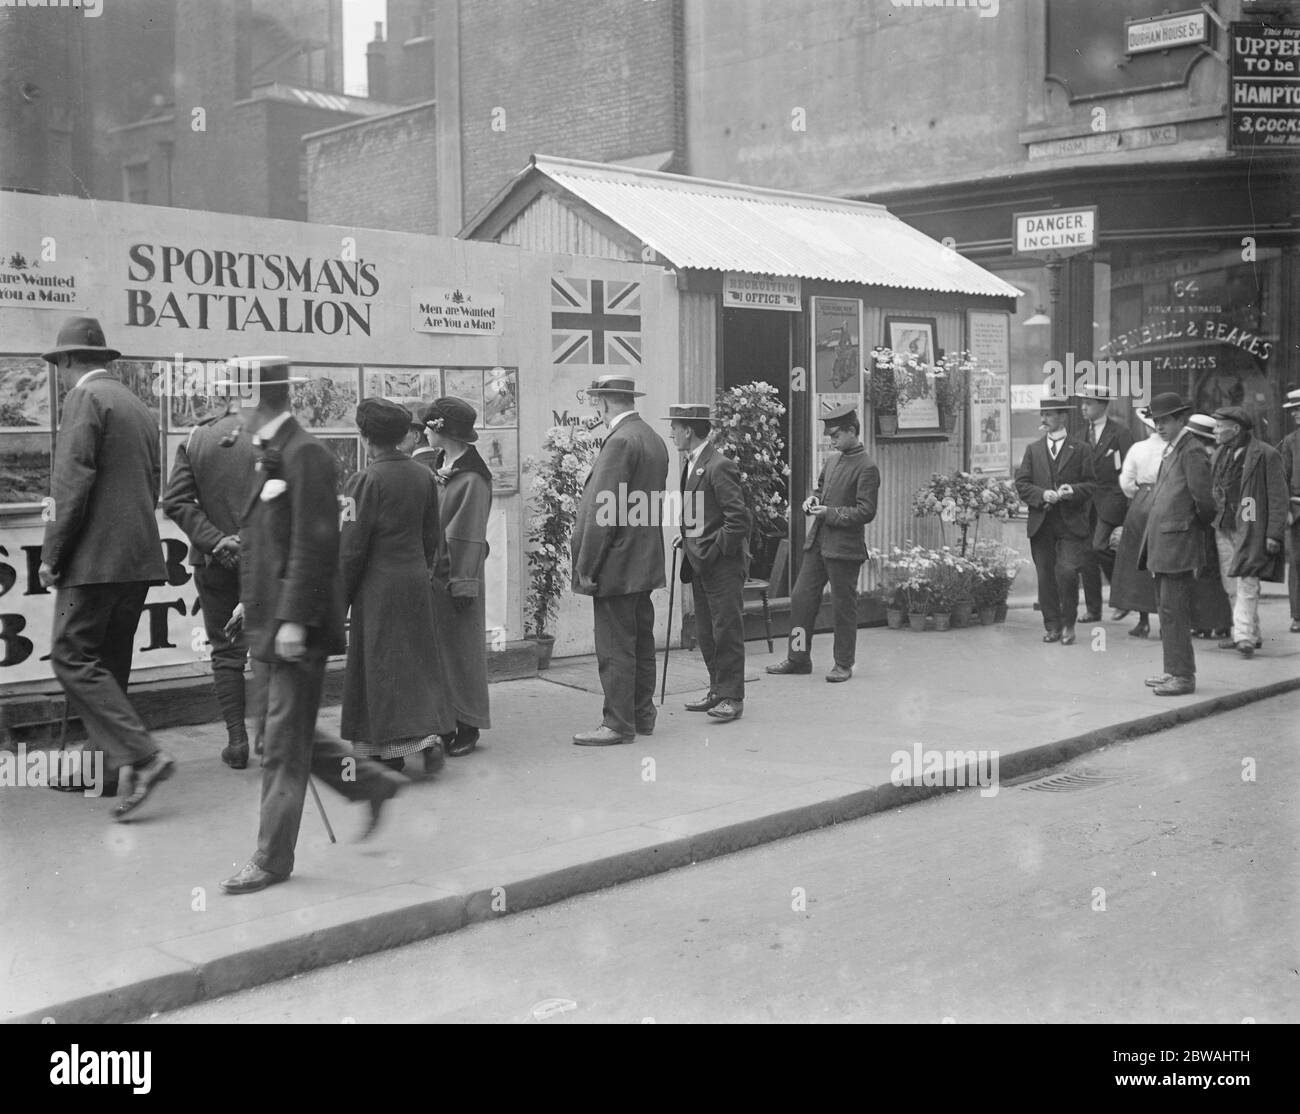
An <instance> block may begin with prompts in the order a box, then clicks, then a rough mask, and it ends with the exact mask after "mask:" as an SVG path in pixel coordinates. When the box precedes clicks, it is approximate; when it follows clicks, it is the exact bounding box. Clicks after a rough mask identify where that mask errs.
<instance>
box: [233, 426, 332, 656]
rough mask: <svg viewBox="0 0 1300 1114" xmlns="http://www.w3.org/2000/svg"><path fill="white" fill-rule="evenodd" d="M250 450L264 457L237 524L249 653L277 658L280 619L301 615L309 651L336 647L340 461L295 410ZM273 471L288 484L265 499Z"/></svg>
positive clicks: (299, 620) (286, 620)
mask: <svg viewBox="0 0 1300 1114" xmlns="http://www.w3.org/2000/svg"><path fill="white" fill-rule="evenodd" d="M256 451H257V452H258V454H259V456H264V457H267V458H268V461H267V465H266V468H265V469H264V470H263V471H259V472H255V473H254V480H253V485H252V492H251V494H250V495H249V499H248V503H247V505H246V507H245V510H244V515H243V521H242V524H241V525H240V529H239V538H240V552H239V570H240V577H239V581H240V587H239V594H240V599H241V601H242V602H243V604H244V630H245V631H246V632H247V634H248V643H249V653H251V654H252V655H253V657H254V658H256V659H257V660H258V661H266V662H273V661H276V660H277V659H276V656H275V635H276V631H278V630H279V629H280V624H281V623H301V624H302V625H303V626H305V627H306V628H307V652H308V655H309V656H317V657H319V656H323V655H329V654H341V653H342V652H343V651H344V650H345V649H346V648H347V641H346V639H345V637H344V633H343V589H342V585H341V583H340V579H339V569H338V559H339V501H338V496H337V495H336V494H335V481H336V477H337V475H338V463H337V462H336V461H335V459H334V457H333V455H332V454H331V453H330V451H329V450H328V449H327V448H325V446H324V445H322V444H321V443H320V442H319V441H317V440H316V439H315V438H314V437H312V435H311V434H309V433H308V432H307V431H306V430H305V429H303V428H302V426H300V425H299V424H298V423H297V421H296V420H294V419H293V418H290V419H289V420H288V421H286V422H285V423H284V425H282V426H281V427H280V428H279V429H278V430H276V431H275V436H274V437H272V438H271V441H270V444H269V445H265V446H263V447H262V448H261V449H259V450H256ZM273 479H278V480H281V481H283V482H284V483H285V484H286V485H287V489H286V490H284V491H282V492H280V494H279V495H276V496H274V497H273V498H267V499H263V498H262V495H263V494H264V493H265V494H267V495H269V494H270V493H269V492H267V491H266V490H265V489H266V484H267V483H268V481H270V480H273Z"/></svg>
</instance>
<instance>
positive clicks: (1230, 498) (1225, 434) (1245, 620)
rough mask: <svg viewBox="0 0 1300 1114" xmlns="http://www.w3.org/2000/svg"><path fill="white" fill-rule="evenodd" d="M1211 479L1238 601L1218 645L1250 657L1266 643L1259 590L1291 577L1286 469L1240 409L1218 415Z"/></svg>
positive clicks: (1218, 536)
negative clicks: (1266, 583)
mask: <svg viewBox="0 0 1300 1114" xmlns="http://www.w3.org/2000/svg"><path fill="white" fill-rule="evenodd" d="M1212 417H1213V418H1214V436H1215V440H1217V441H1218V443H1219V447H1218V448H1217V449H1215V451H1214V458H1213V462H1212V466H1211V468H1212V474H1213V475H1212V480H1213V489H1214V541H1215V545H1216V546H1217V548H1218V553H1219V571H1220V573H1221V574H1222V576H1223V588H1224V591H1226V592H1227V593H1228V596H1229V598H1230V599H1232V600H1233V605H1232V634H1231V636H1230V637H1228V638H1226V639H1224V640H1223V641H1222V642H1220V643H1219V648H1220V649H1221V650H1231V649H1236V650H1237V652H1238V653H1240V654H1241V655H1242V656H1244V657H1250V656H1251V654H1253V653H1254V652H1255V651H1256V650H1257V649H1259V648H1260V646H1261V645H1262V644H1263V642H1262V639H1261V637H1260V630H1259V585H1260V582H1261V581H1269V582H1273V583H1278V584H1280V583H1281V582H1282V581H1283V580H1284V579H1285V578H1286V557H1285V554H1284V552H1283V551H1284V548H1285V541H1286V525H1287V521H1286V518H1287V504H1288V502H1289V501H1290V492H1289V491H1288V490H1287V482H1286V469H1285V467H1284V466H1283V464H1282V457H1281V455H1280V454H1279V453H1278V451H1277V450H1276V449H1275V448H1273V447H1272V446H1271V445H1266V444H1264V442H1263V441H1261V440H1259V438H1257V437H1255V436H1254V435H1253V433H1252V430H1253V429H1254V426H1255V422H1254V419H1252V418H1251V416H1250V414H1249V413H1248V412H1247V411H1246V410H1245V409H1244V408H1243V407H1240V406H1225V407H1223V408H1222V409H1219V410H1216V411H1215V412H1214V414H1213V415H1212Z"/></svg>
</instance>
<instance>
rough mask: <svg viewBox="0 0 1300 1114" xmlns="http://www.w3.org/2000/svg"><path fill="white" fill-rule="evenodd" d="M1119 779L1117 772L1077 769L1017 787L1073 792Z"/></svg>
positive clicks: (1052, 791)
mask: <svg viewBox="0 0 1300 1114" xmlns="http://www.w3.org/2000/svg"><path fill="white" fill-rule="evenodd" d="M1120 780H1121V778H1120V777H1119V775H1117V774H1102V773H1098V772H1097V771H1095V770H1079V771H1077V772H1076V773H1071V774H1057V775H1056V776H1054V777H1049V778H1044V779H1043V780H1042V781H1035V782H1032V783H1030V784H1029V785H1022V786H1020V787H1019V788H1021V789H1034V790H1037V791H1038V792H1040V793H1073V792H1074V791H1075V790H1077V789H1094V788H1096V787H1097V786H1099V785H1109V784H1111V783H1112V782H1116V781H1120Z"/></svg>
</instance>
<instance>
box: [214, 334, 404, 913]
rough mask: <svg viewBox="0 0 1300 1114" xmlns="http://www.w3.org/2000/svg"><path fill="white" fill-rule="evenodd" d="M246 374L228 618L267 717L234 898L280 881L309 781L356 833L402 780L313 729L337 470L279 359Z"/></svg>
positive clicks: (331, 577) (336, 606) (335, 615)
mask: <svg viewBox="0 0 1300 1114" xmlns="http://www.w3.org/2000/svg"><path fill="white" fill-rule="evenodd" d="M240 363H241V364H243V363H245V362H244V361H240ZM245 366H247V367H249V368H251V369H252V370H253V371H254V373H255V374H257V375H258V376H259V380H260V386H259V397H258V407H257V411H256V413H255V414H254V415H253V417H252V419H251V420H250V422H249V426H248V428H249V431H250V433H252V435H253V438H254V439H253V445H254V448H255V449H257V450H258V457H257V463H256V472H255V478H254V481H253V484H252V487H251V490H250V494H249V497H248V501H247V503H246V504H245V507H244V514H243V519H242V524H241V527H240V532H239V537H240V608H239V611H238V612H237V614H238V615H239V616H240V617H241V619H242V622H243V626H244V630H245V632H246V634H247V638H248V646H249V653H250V654H252V656H253V657H254V658H255V659H257V660H258V661H260V662H263V663H265V665H266V670H265V672H266V686H267V691H266V699H267V709H266V739H265V756H264V759H263V763H262V767H263V768H262V810H261V813H262V814H261V824H260V827H259V829H258V833H257V851H256V853H255V854H254V855H253V857H252V859H251V860H250V861H249V862H248V864H247V865H246V866H244V867H243V869H241V870H240V871H239V872H238V873H236V874H234V875H232V876H231V877H230V878H227V879H226V880H225V881H224V882H222V883H221V888H222V889H224V890H225V891H226V892H227V893H234V894H242V893H252V892H253V891H255V890H261V889H264V888H265V887H267V886H270V885H272V884H274V883H276V882H283V881H285V880H286V879H288V877H289V874H290V872H291V871H292V870H293V863H294V847H295V846H296V844H297V842H298V826H299V824H300V822H301V820H302V807H303V797H304V795H305V794H306V792H307V778H308V776H309V775H310V774H315V775H316V776H317V777H319V778H320V779H321V780H322V781H324V782H326V783H327V784H328V785H331V786H333V787H334V788H335V789H337V790H338V791H339V792H340V793H342V794H343V795H344V796H345V797H347V798H349V799H350V800H364V801H367V802H368V803H369V805H370V822H369V824H368V826H367V827H366V830H365V835H369V834H370V833H371V832H372V831H374V829H375V827H376V825H377V824H378V821H379V814H380V809H381V807H382V806H383V804H384V802H385V801H387V800H388V799H389V798H390V797H392V796H393V795H394V794H395V793H396V792H397V790H398V788H400V787H401V785H402V784H403V783H404V781H405V779H404V778H402V777H401V776H400V775H399V774H396V773H393V772H392V771H390V770H388V769H386V768H385V767H383V766H381V765H380V764H379V763H378V762H375V761H373V760H372V759H369V758H362V757H358V756H355V755H354V754H353V752H352V749H351V748H350V747H349V746H348V745H347V744H346V743H344V742H342V741H341V740H339V739H337V738H335V737H333V736H332V735H328V734H326V733H325V732H323V731H320V730H318V729H317V727H316V713H317V711H318V709H319V707H320V697H321V686H322V684H323V682H324V678H325V661H326V658H327V657H328V656H329V655H330V654H338V653H342V652H343V650H344V649H345V648H346V645H347V643H346V640H345V638H344V633H343V593H342V586H341V583H340V575H339V564H338V556H339V516H340V511H339V503H338V497H337V496H336V494H335V476H336V475H337V465H336V463H335V461H334V457H333V456H332V455H331V453H330V452H329V450H328V449H326V448H325V446H324V445H322V444H321V443H320V442H319V441H317V440H316V439H315V438H314V437H312V436H311V435H310V434H309V433H308V432H307V431H306V430H304V429H303V428H302V427H301V426H300V425H299V424H298V423H297V422H296V421H295V420H294V418H293V415H292V413H291V411H290V409H289V385H290V384H291V383H302V382H306V381H307V380H306V379H305V378H291V377H290V376H289V374H288V373H289V362H288V360H286V359H285V358H283V357H279V356H260V357H249V358H248V359H247V361H246V365H245Z"/></svg>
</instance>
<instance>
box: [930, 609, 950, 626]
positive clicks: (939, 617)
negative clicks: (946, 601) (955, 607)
mask: <svg viewBox="0 0 1300 1114" xmlns="http://www.w3.org/2000/svg"><path fill="white" fill-rule="evenodd" d="M950 626H952V613H951V612H948V611H936V612H935V613H934V629H935V630H947V629H948V628H949V627H950Z"/></svg>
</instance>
